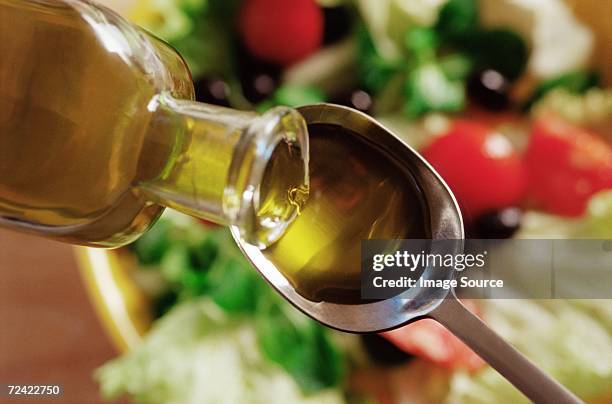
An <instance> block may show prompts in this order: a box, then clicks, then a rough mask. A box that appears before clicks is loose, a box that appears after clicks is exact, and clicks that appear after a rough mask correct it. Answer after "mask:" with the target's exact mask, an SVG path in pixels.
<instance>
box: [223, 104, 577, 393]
mask: <svg viewBox="0 0 612 404" xmlns="http://www.w3.org/2000/svg"><path fill="white" fill-rule="evenodd" d="M298 110H299V111H300V113H301V114H302V115H303V116H304V118H305V119H306V122H307V123H308V124H309V125H312V124H335V125H340V126H342V127H344V128H346V129H350V130H351V131H352V132H354V133H357V134H359V135H360V136H362V137H363V138H364V139H365V140H366V141H369V142H372V143H375V144H376V146H377V147H380V148H382V149H383V150H384V151H385V152H386V153H388V154H390V155H391V156H392V157H393V158H394V159H396V161H398V162H401V163H402V164H405V165H406V166H407V168H409V170H410V172H411V173H412V174H413V175H414V177H415V179H416V181H417V182H418V183H419V185H420V187H421V190H422V191H423V193H424V198H425V200H426V203H427V205H428V208H429V209H428V210H429V213H430V217H429V223H430V226H431V229H430V232H431V235H432V239H434V240H440V239H452V240H463V238H464V235H463V222H462V219H461V214H460V211H459V207H458V205H457V202H456V201H455V198H454V197H453V195H452V193H451V192H450V190H449V189H448V187H447V186H446V184H445V183H444V181H442V179H441V178H440V176H439V175H438V174H437V173H436V172H435V171H434V170H433V168H432V167H431V166H430V165H429V164H428V163H427V162H426V161H425V160H424V159H423V158H422V157H421V156H420V155H419V154H418V153H417V152H416V151H414V150H413V149H412V148H411V147H410V146H408V145H407V144H406V143H404V142H403V141H402V140H401V139H400V138H398V137H397V136H395V135H394V134H393V133H392V132H390V131H389V130H387V129H386V128H385V127H383V126H382V125H381V124H380V123H378V122H377V121H376V120H374V119H372V118H371V117H369V116H367V115H365V114H363V113H360V112H358V111H355V110H353V109H350V108H346V107H342V106H338V105H332V104H315V105H308V106H304V107H301V108H299V109H298ZM232 233H233V235H234V238H235V239H236V241H237V242H238V244H239V246H240V248H241V249H242V251H243V253H244V254H245V255H246V256H247V257H248V258H249V260H250V261H251V263H252V264H253V265H254V266H255V267H256V268H257V270H258V271H259V272H260V273H261V274H262V275H263V276H264V278H265V279H266V280H267V281H268V282H269V283H270V284H271V285H272V286H273V287H274V288H275V289H276V290H277V291H278V292H279V293H280V294H281V295H282V296H283V297H284V298H285V299H287V300H288V301H289V302H291V303H292V304H293V305H294V306H295V307H297V308H298V309H299V310H301V311H303V312H304V313H306V314H307V315H309V316H310V317H312V318H314V319H315V320H317V321H319V322H321V323H323V324H325V325H327V326H329V327H332V328H335V329H338V330H341V331H347V332H355V333H371V332H380V331H384V330H389V329H393V328H397V327H400V326H402V325H405V324H407V323H410V322H412V321H416V320H419V319H422V318H432V319H434V320H436V321H438V322H439V323H440V324H442V325H444V326H445V327H446V328H448V329H449V330H450V331H451V332H452V333H453V334H455V335H456V336H457V337H459V338H460V339H461V340H463V341H464V342H465V343H466V344H467V345H468V346H469V347H470V348H472V350H474V352H476V353H477V354H478V355H479V356H480V357H482V358H483V359H484V360H485V361H487V362H488V363H489V364H490V365H491V366H492V367H493V368H495V369H496V370H497V371H498V372H499V373H500V374H502V375H503V376H504V377H505V378H506V379H507V380H508V381H510V382H511V383H512V384H514V386H515V387H516V388H517V389H519V390H520V391H522V392H523V393H524V394H525V395H526V396H527V397H528V398H529V399H531V400H533V401H534V402H536V403H556V404H558V403H580V402H581V401H580V400H579V399H578V398H577V397H576V396H575V395H573V394H572V393H571V392H570V391H569V390H567V389H566V388H565V387H563V386H562V385H560V384H559V383H557V382H556V381H555V380H553V379H552V378H551V377H550V376H548V375H547V374H545V373H544V372H543V371H542V370H540V369H539V368H538V367H537V366H535V365H534V364H533V363H532V362H531V361H530V360H529V359H527V358H526V357H525V356H523V355H522V354H521V353H520V352H518V351H517V350H516V349H515V348H514V347H512V346H511V345H510V344H509V343H508V342H506V341H505V340H504V339H502V338H501V337H500V336H499V335H497V334H496V333H495V332H493V331H492V330H491V329H490V328H489V327H487V326H486V325H485V324H484V323H483V322H482V321H481V320H480V319H479V318H478V317H476V316H475V315H474V314H472V313H471V312H470V311H469V310H467V309H466V308H465V307H464V306H463V305H462V304H461V302H460V301H459V300H458V299H457V298H456V296H455V294H454V292H453V291H448V290H444V289H439V290H434V291H432V290H431V288H428V289H427V290H426V291H424V290H416V289H414V288H413V289H408V290H407V291H405V292H404V293H402V294H400V295H398V296H396V297H394V298H391V299H387V300H383V301H377V302H373V303H364V304H338V303H329V302H313V301H310V300H308V299H305V298H304V297H302V296H301V295H300V294H298V293H297V292H296V291H295V289H294V288H293V287H292V286H291V284H290V283H289V282H288V281H287V279H286V278H285V277H284V276H283V275H282V273H281V272H280V271H279V270H278V269H277V268H276V267H275V265H274V264H273V263H272V262H270V261H269V260H268V259H267V258H266V257H265V256H264V255H263V253H262V251H261V250H260V249H259V248H257V247H255V246H252V245H249V244H247V243H244V242H241V241H240V239H239V237H238V230H237V229H236V228H233V229H232ZM462 247H463V246H462V245H461V243H460V242H458V243H457V244H456V246H455V247H452V248H453V250H454V251H453V252H459V251H460V250H461V249H462ZM453 275H454V274H452V273H451V272H448V271H435V273H434V271H427V270H426V271H425V272H424V273H423V275H422V276H423V277H427V278H437V279H440V278H441V277H446V278H452V277H453Z"/></svg>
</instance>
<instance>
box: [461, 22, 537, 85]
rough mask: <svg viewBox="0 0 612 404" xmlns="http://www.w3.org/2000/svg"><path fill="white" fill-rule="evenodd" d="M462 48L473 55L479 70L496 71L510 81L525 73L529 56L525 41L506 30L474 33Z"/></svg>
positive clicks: (498, 29)
mask: <svg viewBox="0 0 612 404" xmlns="http://www.w3.org/2000/svg"><path fill="white" fill-rule="evenodd" d="M462 48H463V49H464V51H465V52H467V53H469V54H470V55H471V57H472V58H473V60H474V62H475V64H476V67H477V68H479V69H487V68H492V69H495V70H497V71H498V72H500V73H501V74H503V75H504V76H505V77H506V78H507V79H508V80H514V79H516V78H517V77H519V76H520V75H521V74H522V73H523V71H524V70H525V66H526V65H527V58H528V56H529V53H528V51H527V45H526V44H525V41H523V39H522V38H521V37H520V36H519V35H518V34H516V33H515V32H513V31H510V30H508V29H504V28H495V29H487V30H485V29H482V30H477V31H474V32H472V33H471V34H470V35H469V37H468V40H467V41H466V42H465V43H463V44H462Z"/></svg>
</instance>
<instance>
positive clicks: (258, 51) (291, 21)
mask: <svg viewBox="0 0 612 404" xmlns="http://www.w3.org/2000/svg"><path fill="white" fill-rule="evenodd" d="M240 32H241V33H242V38H243V40H244V42H245V44H246V47H247V49H248V50H249V51H250V52H251V53H252V54H253V55H255V56H257V57H259V58H261V59H263V60H266V61H269V62H274V63H278V64H281V65H288V64H291V63H293V62H296V61H298V60H300V59H302V58H304V57H305V56H308V55H309V54H311V53H312V52H314V51H315V50H316V49H317V48H318V47H319V46H320V45H321V42H322V40H323V11H322V10H321V7H319V5H318V4H317V3H316V1H315V0H245V1H244V2H243V4H242V8H241V10H240Z"/></svg>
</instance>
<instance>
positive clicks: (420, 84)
mask: <svg viewBox="0 0 612 404" xmlns="http://www.w3.org/2000/svg"><path fill="white" fill-rule="evenodd" d="M404 92H405V96H406V102H405V104H404V112H405V113H406V115H408V116H409V117H413V118H414V117H418V116H420V115H422V114H424V113H426V112H428V111H447V112H453V111H460V110H461V109H463V106H464V104H465V95H464V83H463V82H461V81H457V80H451V79H449V78H448V77H447V76H446V75H445V73H444V71H443V70H442V69H441V68H440V66H439V65H438V64H435V63H430V64H426V65H422V66H419V67H418V68H416V69H415V70H413V71H412V72H411V73H410V74H409V76H408V79H407V81H406V83H405V87H404Z"/></svg>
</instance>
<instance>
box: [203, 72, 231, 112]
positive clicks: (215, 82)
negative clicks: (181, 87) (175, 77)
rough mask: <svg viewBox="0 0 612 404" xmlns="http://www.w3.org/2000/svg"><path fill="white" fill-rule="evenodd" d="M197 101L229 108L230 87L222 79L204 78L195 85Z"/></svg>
mask: <svg viewBox="0 0 612 404" xmlns="http://www.w3.org/2000/svg"><path fill="white" fill-rule="evenodd" d="M194 87H195V95H196V101H200V102H205V103H207V104H213V105H220V106H222V107H229V106H230V103H229V92H230V88H229V85H228V84H227V83H226V82H225V81H224V80H222V79H220V78H207V77H205V78H202V79H199V80H197V81H196V82H195V83H194Z"/></svg>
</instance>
